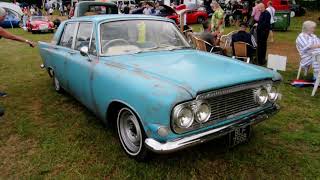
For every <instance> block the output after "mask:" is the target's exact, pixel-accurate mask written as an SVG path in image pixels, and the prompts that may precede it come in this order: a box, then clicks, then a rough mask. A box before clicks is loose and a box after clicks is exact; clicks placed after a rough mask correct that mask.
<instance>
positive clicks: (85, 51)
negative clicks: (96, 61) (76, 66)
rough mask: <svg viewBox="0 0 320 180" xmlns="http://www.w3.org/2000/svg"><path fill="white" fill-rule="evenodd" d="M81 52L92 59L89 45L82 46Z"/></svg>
mask: <svg viewBox="0 0 320 180" xmlns="http://www.w3.org/2000/svg"><path fill="white" fill-rule="evenodd" d="M80 54H81V55H82V56H87V57H88V58H89V59H88V61H89V62H91V61H92V58H91V56H90V54H89V48H88V46H83V47H81V48H80Z"/></svg>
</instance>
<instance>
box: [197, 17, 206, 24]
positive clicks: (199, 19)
mask: <svg viewBox="0 0 320 180" xmlns="http://www.w3.org/2000/svg"><path fill="white" fill-rule="evenodd" d="M204 21H205V18H204V17H202V16H200V17H198V18H197V22H198V24H202V23H203V22H204Z"/></svg>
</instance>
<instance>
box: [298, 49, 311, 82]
mask: <svg viewBox="0 0 320 180" xmlns="http://www.w3.org/2000/svg"><path fill="white" fill-rule="evenodd" d="M296 47H297V50H298V52H299V55H300V56H301V53H300V50H299V47H298V45H297V46H296ZM302 69H303V70H304V74H303V75H304V76H307V75H308V70H309V68H308V67H307V68H302V66H301V65H300V64H299V70H298V74H297V80H299V78H300V74H301V70H302Z"/></svg>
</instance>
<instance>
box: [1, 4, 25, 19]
mask: <svg viewBox="0 0 320 180" xmlns="http://www.w3.org/2000/svg"><path fill="white" fill-rule="evenodd" d="M0 7H2V8H5V9H8V10H10V11H13V12H14V13H16V14H18V15H19V16H20V17H21V16H22V15H23V12H22V10H21V8H20V7H19V6H18V5H15V4H13V3H6V2H0Z"/></svg>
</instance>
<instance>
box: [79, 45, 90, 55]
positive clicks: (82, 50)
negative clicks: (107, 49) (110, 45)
mask: <svg viewBox="0 0 320 180" xmlns="http://www.w3.org/2000/svg"><path fill="white" fill-rule="evenodd" d="M88 52H89V48H88V46H83V47H81V48H80V54H81V55H82V56H88V55H89V54H88Z"/></svg>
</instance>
